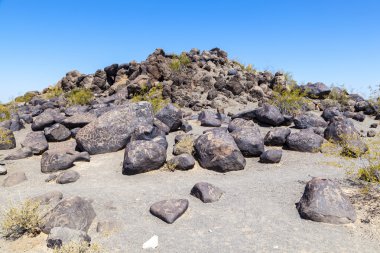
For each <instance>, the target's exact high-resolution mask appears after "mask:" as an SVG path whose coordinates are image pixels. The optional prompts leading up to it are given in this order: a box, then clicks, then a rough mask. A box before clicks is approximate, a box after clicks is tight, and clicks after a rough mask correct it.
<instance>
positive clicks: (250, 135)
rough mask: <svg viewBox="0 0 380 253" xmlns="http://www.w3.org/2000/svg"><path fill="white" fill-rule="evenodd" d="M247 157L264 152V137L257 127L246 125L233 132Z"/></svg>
mask: <svg viewBox="0 0 380 253" xmlns="http://www.w3.org/2000/svg"><path fill="white" fill-rule="evenodd" d="M231 136H232V137H233V138H234V140H235V142H236V145H237V146H238V147H239V149H240V151H241V153H242V154H243V155H244V156H245V157H255V156H256V157H257V156H260V155H261V153H263V152H264V139H263V137H262V136H261V133H260V130H259V129H258V128H256V127H245V128H241V129H238V130H235V131H233V132H232V133H231Z"/></svg>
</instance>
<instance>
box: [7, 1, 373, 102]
mask: <svg viewBox="0 0 380 253" xmlns="http://www.w3.org/2000/svg"><path fill="white" fill-rule="evenodd" d="M379 13H380V1H379V0H373V1H370V0H361V1H359V0H357V1H352V0H318V1H311V0H310V1H308V0H293V1H291V0H278V1H273V0H261V1H248V0H247V1H240V0H234V1H223V0H218V1H216V0H215V1H206V0H202V1H198V0H186V1H185V0H183V1H178V0H176V1H158V0H151V1H148V0H146V1H121V0H120V1H116V0H103V1H100V0H98V1H97V0H91V1H90V0H89V1H86V0H23V1H22V0H0V87H1V93H0V100H1V101H3V102H5V101H7V100H9V98H11V97H14V96H17V95H20V94H22V93H24V92H25V91H28V90H41V89H43V88H45V87H47V86H48V85H51V84H55V83H56V82H57V81H58V80H59V79H60V78H61V77H62V76H64V74H65V73H66V72H68V71H70V70H73V69H77V70H79V71H80V72H82V73H93V72H94V71H95V70H96V69H98V68H103V67H105V66H107V65H109V64H112V63H124V62H129V61H131V60H137V61H141V60H144V59H145V58H146V57H147V56H148V54H149V53H151V52H153V50H154V49H155V48H164V49H165V51H167V52H176V53H180V52H182V51H184V50H190V49H191V48H193V47H196V48H199V49H201V50H204V49H211V48H213V47H215V46H217V47H220V48H222V49H224V50H226V51H227V52H228V53H229V57H230V58H232V59H236V60H239V61H240V62H242V63H244V64H249V63H251V64H253V65H254V66H255V67H256V68H258V69H260V70H263V69H269V70H278V69H281V70H285V71H290V72H291V73H292V74H293V76H294V78H295V79H296V80H297V81H300V82H301V81H304V82H307V81H312V82H316V81H322V82H325V83H326V84H338V85H341V84H344V85H345V86H346V87H348V88H349V89H354V90H355V91H358V92H362V93H365V91H366V89H367V87H368V86H369V85H372V86H375V85H378V84H380V14H379Z"/></svg>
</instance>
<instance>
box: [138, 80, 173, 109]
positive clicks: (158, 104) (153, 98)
mask: <svg viewBox="0 0 380 253" xmlns="http://www.w3.org/2000/svg"><path fill="white" fill-rule="evenodd" d="M162 90H163V86H162V84H158V85H157V86H154V87H152V88H151V89H149V88H148V87H147V86H144V87H143V88H142V89H141V91H140V92H139V93H138V94H137V95H135V96H134V97H133V98H132V99H131V101H132V102H140V101H147V102H149V103H151V104H152V106H153V111H154V112H158V111H159V110H161V109H162V108H164V107H165V106H166V105H167V104H169V103H170V99H169V98H167V99H164V98H163V96H162Z"/></svg>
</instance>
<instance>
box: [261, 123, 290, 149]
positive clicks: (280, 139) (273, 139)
mask: <svg viewBox="0 0 380 253" xmlns="http://www.w3.org/2000/svg"><path fill="white" fill-rule="evenodd" d="M290 133H291V130H290V129H289V128H284V127H277V128H274V129H271V130H269V131H268V133H267V134H266V135H265V137H264V144H265V145H267V146H283V145H284V144H285V142H286V138H288V136H289V134H290Z"/></svg>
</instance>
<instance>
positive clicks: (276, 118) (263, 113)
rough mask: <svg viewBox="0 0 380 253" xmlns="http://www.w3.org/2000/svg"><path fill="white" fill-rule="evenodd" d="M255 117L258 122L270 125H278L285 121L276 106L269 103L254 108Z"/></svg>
mask: <svg viewBox="0 0 380 253" xmlns="http://www.w3.org/2000/svg"><path fill="white" fill-rule="evenodd" d="M255 118H256V120H257V121H258V122H260V123H263V124H267V125H270V126H279V125H281V124H282V123H284V121H285V118H284V116H283V115H282V114H281V112H280V110H279V109H278V108H277V107H276V106H273V105H269V104H264V105H263V106H262V107H260V108H258V109H256V111H255Z"/></svg>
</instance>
